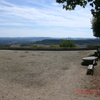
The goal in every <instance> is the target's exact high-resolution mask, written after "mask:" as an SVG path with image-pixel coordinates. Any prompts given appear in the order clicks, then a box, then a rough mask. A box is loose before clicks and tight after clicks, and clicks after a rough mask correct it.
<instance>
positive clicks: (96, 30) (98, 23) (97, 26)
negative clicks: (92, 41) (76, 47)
mask: <svg viewBox="0 0 100 100" xmlns="http://www.w3.org/2000/svg"><path fill="white" fill-rule="evenodd" d="M92 29H93V35H94V36H95V37H100V18H94V17H93V19H92Z"/></svg>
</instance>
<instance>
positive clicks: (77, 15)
mask: <svg viewBox="0 0 100 100" xmlns="http://www.w3.org/2000/svg"><path fill="white" fill-rule="evenodd" d="M91 19H92V15H91V12H90V7H89V6H87V7H86V8H85V9H84V8H81V7H77V8H76V9H75V10H74V11H66V10H64V9H63V6H62V4H59V3H56V0H0V37H57V38H67V37H72V38H76V37H82V38H94V36H93V32H92V29H91Z"/></svg>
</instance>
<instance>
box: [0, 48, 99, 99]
mask: <svg viewBox="0 0 100 100" xmlns="http://www.w3.org/2000/svg"><path fill="white" fill-rule="evenodd" d="M94 52H95V51H94V50H88V51H17V50H16V51H13V50H0V100H100V61H98V64H97V66H95V70H94V75H93V76H90V75H86V71H87V66H82V65H81V63H82V58H83V57H87V56H89V55H91V54H93V53H94ZM87 90H90V91H92V93H91V94H90V93H83V92H84V91H87ZM80 91H81V93H80ZM82 91H83V92H82ZM96 91H98V92H99V93H98V94H97V93H96Z"/></svg>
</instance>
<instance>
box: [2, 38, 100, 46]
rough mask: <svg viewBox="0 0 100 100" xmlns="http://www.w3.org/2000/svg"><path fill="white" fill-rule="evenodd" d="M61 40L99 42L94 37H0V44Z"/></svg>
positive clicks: (45, 42) (48, 43) (78, 42)
mask: <svg viewBox="0 0 100 100" xmlns="http://www.w3.org/2000/svg"><path fill="white" fill-rule="evenodd" d="M61 40H73V41H74V42H75V43H76V44H79V45H81V44H85V43H86V44H87V43H88V44H89V43H90V42H91V43H90V44H93V43H96V44H97V43H98V44H100V39H95V38H69V37H68V38H53V37H0V46H6V45H13V44H23V43H26V44H28V43H34V44H43V45H51V44H55V45H58V44H59V43H60V41H61Z"/></svg>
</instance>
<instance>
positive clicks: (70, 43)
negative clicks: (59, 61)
mask: <svg viewBox="0 0 100 100" xmlns="http://www.w3.org/2000/svg"><path fill="white" fill-rule="evenodd" d="M60 47H76V45H75V43H74V42H73V41H71V40H63V41H62V42H60Z"/></svg>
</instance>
